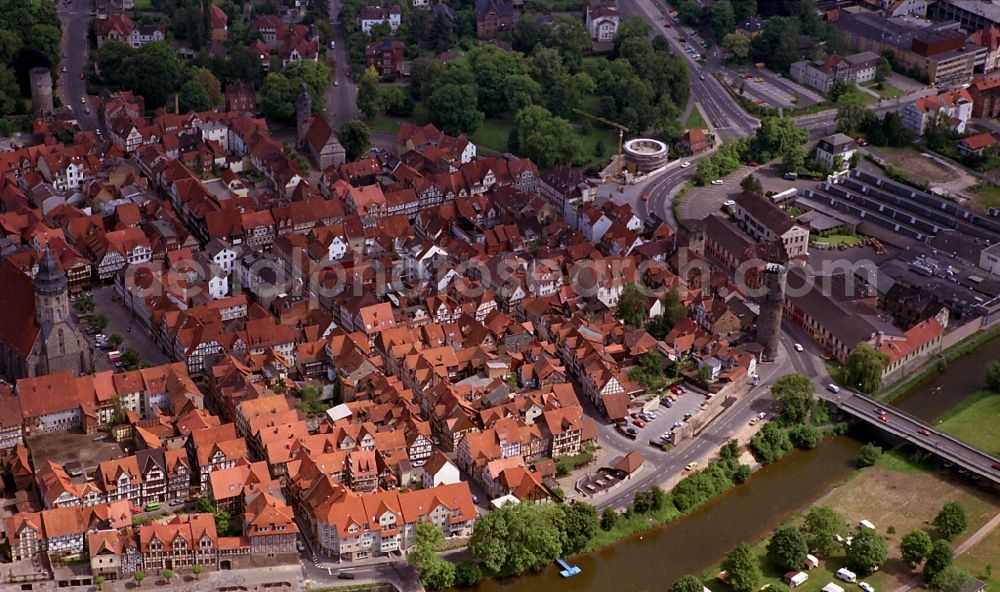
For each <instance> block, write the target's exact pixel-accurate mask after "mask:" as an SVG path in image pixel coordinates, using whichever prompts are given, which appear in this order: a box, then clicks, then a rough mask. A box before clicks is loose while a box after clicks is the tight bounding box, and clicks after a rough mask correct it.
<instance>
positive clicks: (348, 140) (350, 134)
mask: <svg viewBox="0 0 1000 592" xmlns="http://www.w3.org/2000/svg"><path fill="white" fill-rule="evenodd" d="M337 135H338V136H339V137H340V143H341V144H342V145H343V146H344V152H346V157H347V160H348V162H350V161H353V160H356V159H357V158H358V157H359V156H361V155H362V154H364V153H365V152H366V151H367V150H368V148H370V147H371V139H370V138H369V135H368V126H367V125H365V123H364V122H363V121H359V120H357V119H345V120H344V121H343V122H341V124H340V129H339V130H338V134H337Z"/></svg>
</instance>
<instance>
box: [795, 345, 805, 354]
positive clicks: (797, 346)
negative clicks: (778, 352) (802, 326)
mask: <svg viewBox="0 0 1000 592" xmlns="http://www.w3.org/2000/svg"><path fill="white" fill-rule="evenodd" d="M792 347H794V348H795V351H797V352H801V351H805V348H804V347H802V344H801V343H796V344H795V345H793V346H792Z"/></svg>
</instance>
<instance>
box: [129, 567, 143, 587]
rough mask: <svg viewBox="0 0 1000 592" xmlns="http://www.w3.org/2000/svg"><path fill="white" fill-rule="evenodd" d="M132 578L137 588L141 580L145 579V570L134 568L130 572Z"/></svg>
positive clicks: (140, 585) (140, 584)
mask: <svg viewBox="0 0 1000 592" xmlns="http://www.w3.org/2000/svg"><path fill="white" fill-rule="evenodd" d="M132 578H133V579H135V585H136V586H137V587H139V588H141V587H142V581H143V580H145V579H146V572H144V571H142V570H141V569H139V570H136V571H135V572H133V573H132Z"/></svg>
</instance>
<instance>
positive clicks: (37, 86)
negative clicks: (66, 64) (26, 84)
mask: <svg viewBox="0 0 1000 592" xmlns="http://www.w3.org/2000/svg"><path fill="white" fill-rule="evenodd" d="M28 77H29V79H30V81H31V106H32V109H33V111H34V114H35V115H36V116H38V115H44V114H46V113H50V112H51V111H52V109H53V105H52V72H51V71H50V70H49V69H48V68H32V69H31V71H30V72H28Z"/></svg>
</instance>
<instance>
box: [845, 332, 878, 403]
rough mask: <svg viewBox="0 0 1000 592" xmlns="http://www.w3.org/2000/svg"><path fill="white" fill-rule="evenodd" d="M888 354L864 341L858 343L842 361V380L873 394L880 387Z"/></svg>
mask: <svg viewBox="0 0 1000 592" xmlns="http://www.w3.org/2000/svg"><path fill="white" fill-rule="evenodd" d="M888 363H889V356H888V355H886V354H884V353H882V352H880V351H879V350H877V349H875V348H874V347H872V346H871V344H869V343H866V342H861V343H859V344H858V345H857V346H856V347H855V348H854V349H853V350H851V353H850V354H849V355H848V356H847V361H846V362H845V363H844V373H843V377H844V382H846V383H847V384H848V385H849V386H850V387H851V388H857V389H858V390H859V391H861V392H863V393H866V394H869V395H873V394H876V393H877V392H878V391H879V390H880V389H881V388H882V370H883V369H884V368H885V365H886V364H888Z"/></svg>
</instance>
